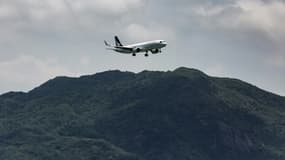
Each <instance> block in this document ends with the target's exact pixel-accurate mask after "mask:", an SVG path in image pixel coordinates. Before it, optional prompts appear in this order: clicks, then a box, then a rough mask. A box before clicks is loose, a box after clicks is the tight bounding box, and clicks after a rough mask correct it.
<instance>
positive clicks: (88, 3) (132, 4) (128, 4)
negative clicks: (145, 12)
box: [65, 0, 143, 14]
mask: <svg viewBox="0 0 285 160" xmlns="http://www.w3.org/2000/svg"><path fill="white" fill-rule="evenodd" d="M65 1H67V2H69V3H70V4H71V5H72V6H74V8H75V9H76V10H86V9H87V10H89V9H93V10H96V11H100V12H101V13H104V14H110V13H111V14H118V13H119V14H120V13H123V12H127V11H129V10H131V9H135V8H138V7H141V6H143V1H142V0H116V1H114V0H85V1H82V0H70V1H68V0H65Z"/></svg>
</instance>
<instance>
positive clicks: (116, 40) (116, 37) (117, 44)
mask: <svg viewBox="0 0 285 160" xmlns="http://www.w3.org/2000/svg"><path fill="white" fill-rule="evenodd" d="M115 43H116V46H123V45H122V43H121V42H120V40H119V38H118V36H115Z"/></svg>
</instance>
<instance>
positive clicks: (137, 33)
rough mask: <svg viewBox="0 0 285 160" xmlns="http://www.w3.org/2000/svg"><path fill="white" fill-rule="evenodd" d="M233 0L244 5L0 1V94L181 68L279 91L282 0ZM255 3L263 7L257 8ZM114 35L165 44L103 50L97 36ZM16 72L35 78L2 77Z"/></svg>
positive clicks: (225, 0) (217, 1) (180, 0)
mask: <svg viewBox="0 0 285 160" xmlns="http://www.w3.org/2000/svg"><path fill="white" fill-rule="evenodd" d="M239 2H243V3H245V1H243V0H177V1H173V0H156V1H151V0H117V1H113V0H104V1H103V0H85V1H82V0H57V1H50V0H26V1H22V0H13V1H11V0H3V1H1V2H0V4H1V5H0V34H1V37H0V66H1V65H2V67H6V68H10V67H12V68H13V69H7V71H0V77H2V78H3V77H4V80H5V81H6V82H4V81H3V83H2V84H4V83H5V84H6V85H5V86H4V85H2V86H0V92H5V91H8V90H12V89H13V90H14V89H16V90H17V88H19V89H25V90H27V89H31V87H32V86H36V85H38V84H39V83H40V82H42V81H43V80H46V79H49V78H52V77H54V76H56V75H70V76H74V75H76V76H77V75H80V74H93V73H94V72H97V71H104V70H108V69H122V70H130V71H136V72H138V71H141V70H145V69H150V70H151V69H155V70H157V69H159V70H169V69H174V68H176V67H179V66H187V67H193V68H198V69H201V70H204V71H206V72H207V73H209V74H211V75H218V76H230V77H235V78H240V79H243V80H246V81H249V82H251V83H254V84H257V85H258V86H260V87H262V88H266V89H269V90H271V91H276V92H277V91H278V93H280V94H283V95H285V88H284V89H282V87H283V86H282V85H283V84H282V83H281V81H282V80H283V81H285V76H282V75H285V73H284V72H285V71H284V68H285V66H284V65H283V62H284V61H283V59H284V51H285V48H284V47H283V42H284V34H283V32H284V30H283V25H284V24H283V21H281V19H283V18H284V17H283V15H284V12H283V5H282V4H284V1H277V0H270V1H261V0H253V1H252V3H253V4H250V5H248V4H243V5H245V6H248V7H249V8H248V9H249V10H250V11H247V10H246V7H245V6H239V5H238V3H239ZM259 2H262V3H264V5H263V6H259V5H258V3H259ZM246 3H249V2H246ZM260 13H262V14H264V15H267V16H268V20H269V21H272V23H273V27H272V26H268V25H267V22H263V21H262V17H256V15H259V14H260ZM279 21H280V22H279ZM284 28H285V27H284ZM272 33H274V34H272ZM115 34H118V35H119V36H120V38H121V40H122V41H123V42H124V43H131V42H137V41H140V40H147V39H156V38H159V39H165V40H167V41H168V42H169V46H168V47H167V48H166V49H165V50H164V52H163V53H162V54H161V55H153V56H151V57H149V58H148V59H145V58H144V57H140V56H138V57H136V58H133V57H131V56H125V55H119V54H116V53H112V52H108V51H106V50H105V48H104V46H103V43H102V41H103V40H104V39H106V40H108V41H113V35H115ZM23 57H26V60H25V61H24V60H23V59H24V58H23ZM27 57H28V58H27ZM50 59H55V61H54V62H50ZM7 62H9V64H10V65H8V64H7ZM11 62H13V63H11ZM27 62H29V63H31V64H30V65H27ZM284 63H285V62H284ZM4 64H5V65H4ZM31 66H33V67H31ZM53 66H57V67H53ZM21 70H24V71H27V70H31V72H33V76H31V77H37V78H36V80H35V81H34V80H33V79H28V78H27V79H25V80H23V81H26V82H25V83H24V82H22V83H21V82H13V81H11V82H9V79H12V77H15V75H17V76H23V75H22V72H21ZM273 71H274V72H273ZM277 75H278V76H277ZM9 77H11V78H9ZM23 77H25V76H23ZM27 77H29V76H27ZM270 77H278V80H274V78H270ZM261 79H262V80H261ZM8 82H9V83H8ZM273 83H274V85H273ZM13 84H14V85H13ZM8 86H11V87H10V88H11V89H9V87H8ZM23 86H25V87H23ZM280 88H281V89H280Z"/></svg>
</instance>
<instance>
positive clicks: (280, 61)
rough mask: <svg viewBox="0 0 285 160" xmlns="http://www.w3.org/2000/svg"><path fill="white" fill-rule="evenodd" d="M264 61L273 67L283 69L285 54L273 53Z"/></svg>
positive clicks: (284, 67)
mask: <svg viewBox="0 0 285 160" xmlns="http://www.w3.org/2000/svg"><path fill="white" fill-rule="evenodd" d="M266 63H267V64H269V65H271V66H273V67H278V68H282V69H285V54H280V53H279V54H273V55H271V56H269V57H267V58H266Z"/></svg>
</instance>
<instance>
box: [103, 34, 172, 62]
mask: <svg viewBox="0 0 285 160" xmlns="http://www.w3.org/2000/svg"><path fill="white" fill-rule="evenodd" d="M114 38H115V45H114V46H113V45H110V44H109V43H108V42H107V41H104V43H105V45H106V46H107V48H106V49H108V50H113V51H116V52H119V53H123V54H132V55H133V56H136V54H137V53H142V52H143V53H145V56H146V57H148V52H149V51H150V52H151V53H152V54H157V53H161V48H164V47H166V45H167V43H166V41H165V40H154V41H147V42H142V43H136V44H131V45H125V46H124V45H123V44H122V43H121V41H120V40H119V38H118V36H115V37H114Z"/></svg>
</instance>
